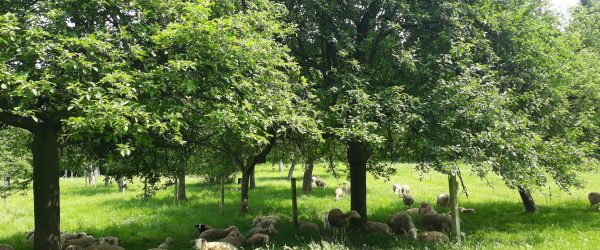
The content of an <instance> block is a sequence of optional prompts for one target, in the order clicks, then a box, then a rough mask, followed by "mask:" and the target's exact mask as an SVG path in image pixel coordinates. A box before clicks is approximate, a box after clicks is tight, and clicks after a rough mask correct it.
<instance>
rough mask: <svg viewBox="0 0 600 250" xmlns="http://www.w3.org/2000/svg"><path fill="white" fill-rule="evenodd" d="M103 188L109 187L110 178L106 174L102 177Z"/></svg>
mask: <svg viewBox="0 0 600 250" xmlns="http://www.w3.org/2000/svg"><path fill="white" fill-rule="evenodd" d="M104 186H105V187H108V186H110V176H108V174H106V175H105V176H104Z"/></svg>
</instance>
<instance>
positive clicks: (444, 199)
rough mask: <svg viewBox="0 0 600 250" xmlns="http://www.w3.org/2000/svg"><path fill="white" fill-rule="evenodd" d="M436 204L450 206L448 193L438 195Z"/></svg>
mask: <svg viewBox="0 0 600 250" xmlns="http://www.w3.org/2000/svg"><path fill="white" fill-rule="evenodd" d="M436 205H437V206H438V207H449V206H450V195H448V194H440V195H438V197H437V203H436Z"/></svg>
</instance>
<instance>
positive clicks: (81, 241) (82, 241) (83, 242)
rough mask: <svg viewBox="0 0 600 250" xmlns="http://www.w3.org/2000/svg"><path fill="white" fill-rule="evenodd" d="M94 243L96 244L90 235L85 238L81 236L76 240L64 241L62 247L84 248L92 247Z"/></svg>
mask: <svg viewBox="0 0 600 250" xmlns="http://www.w3.org/2000/svg"><path fill="white" fill-rule="evenodd" d="M94 243H96V240H95V239H94V237H92V236H90V235H86V236H81V237H80V238H76V239H70V240H65V241H64V244H63V246H71V245H75V246H80V247H83V248H86V247H89V246H92V245H94Z"/></svg>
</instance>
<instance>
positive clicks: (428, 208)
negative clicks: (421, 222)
mask: <svg viewBox="0 0 600 250" xmlns="http://www.w3.org/2000/svg"><path fill="white" fill-rule="evenodd" d="M428 213H433V214H437V211H435V209H433V206H432V205H431V204H429V203H427V202H423V203H421V207H419V215H420V216H423V215H425V214H428Z"/></svg>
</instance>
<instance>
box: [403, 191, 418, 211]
mask: <svg viewBox="0 0 600 250" xmlns="http://www.w3.org/2000/svg"><path fill="white" fill-rule="evenodd" d="M402 202H404V205H406V207H408V208H410V207H412V205H413V204H414V203H415V198H413V197H412V195H410V194H402Z"/></svg>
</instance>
